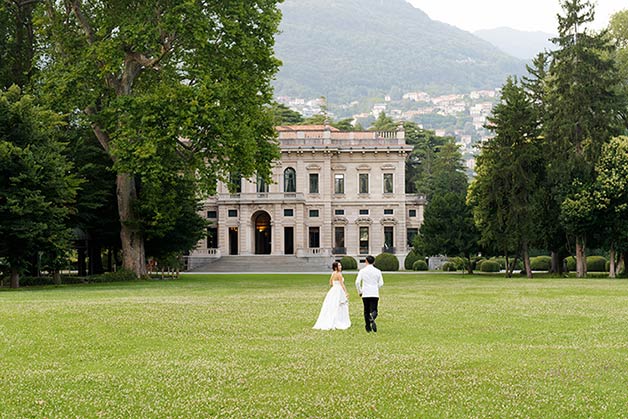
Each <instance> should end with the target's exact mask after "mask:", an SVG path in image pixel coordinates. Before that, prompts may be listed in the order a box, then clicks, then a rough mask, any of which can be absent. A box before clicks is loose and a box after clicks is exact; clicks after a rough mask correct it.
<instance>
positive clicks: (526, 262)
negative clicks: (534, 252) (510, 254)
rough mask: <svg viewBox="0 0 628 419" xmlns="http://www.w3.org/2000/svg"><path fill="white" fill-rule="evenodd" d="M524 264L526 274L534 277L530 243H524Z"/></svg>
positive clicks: (529, 277) (530, 277)
mask: <svg viewBox="0 0 628 419" xmlns="http://www.w3.org/2000/svg"><path fill="white" fill-rule="evenodd" d="M522 251H523V266H525V269H526V276H527V277H528V279H532V267H531V266H530V254H529V253H528V243H523V249H522Z"/></svg>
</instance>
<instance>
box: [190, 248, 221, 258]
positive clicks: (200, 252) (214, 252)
mask: <svg viewBox="0 0 628 419" xmlns="http://www.w3.org/2000/svg"><path fill="white" fill-rule="evenodd" d="M190 256H192V257H199V256H200V257H216V258H219V257H220V256H221V255H220V249H213V248H210V249H194V250H193V251H192V252H191V253H190Z"/></svg>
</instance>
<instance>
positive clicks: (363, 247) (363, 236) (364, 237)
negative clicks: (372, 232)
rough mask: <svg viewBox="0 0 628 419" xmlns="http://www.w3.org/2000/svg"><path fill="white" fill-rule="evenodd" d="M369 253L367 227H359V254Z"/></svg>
mask: <svg viewBox="0 0 628 419" xmlns="http://www.w3.org/2000/svg"><path fill="white" fill-rule="evenodd" d="M368 253H369V228H368V227H360V254H361V255H368Z"/></svg>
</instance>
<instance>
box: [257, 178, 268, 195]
mask: <svg viewBox="0 0 628 419" xmlns="http://www.w3.org/2000/svg"><path fill="white" fill-rule="evenodd" d="M256 189H257V192H258V193H265V192H268V184H267V183H266V181H265V180H264V178H261V177H259V176H258V177H257V188H256Z"/></svg>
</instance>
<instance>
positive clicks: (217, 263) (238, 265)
mask: <svg viewBox="0 0 628 419" xmlns="http://www.w3.org/2000/svg"><path fill="white" fill-rule="evenodd" d="M333 261H334V259H333V258H331V257H329V256H311V257H299V258H298V257H296V256H282V255H278V256H274V255H253V256H223V257H221V258H215V259H211V258H192V259H190V260H189V261H188V270H187V272H327V271H331V264H332V262H333Z"/></svg>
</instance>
